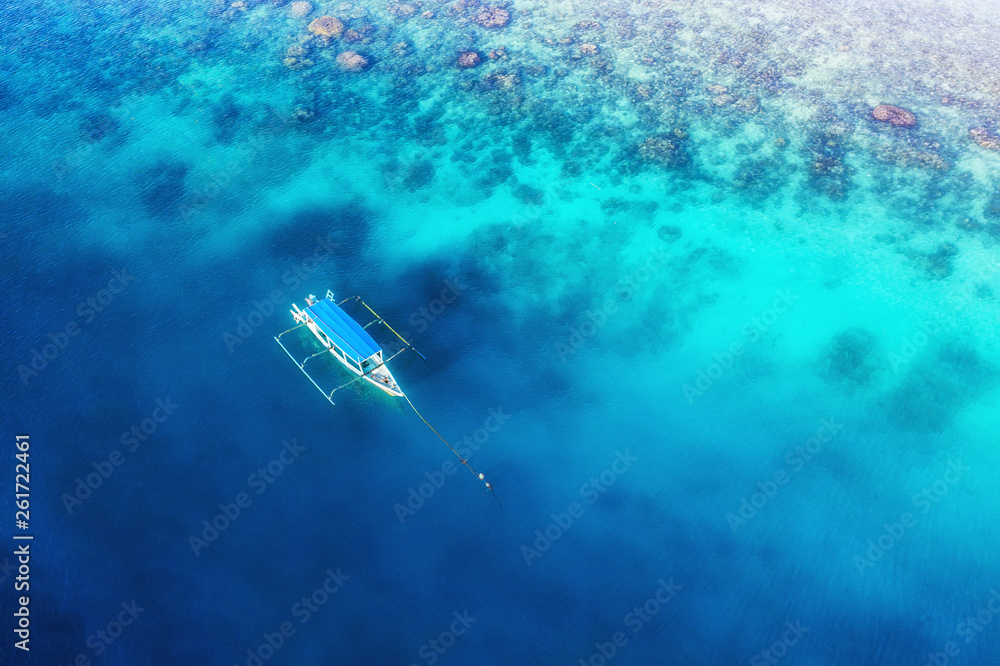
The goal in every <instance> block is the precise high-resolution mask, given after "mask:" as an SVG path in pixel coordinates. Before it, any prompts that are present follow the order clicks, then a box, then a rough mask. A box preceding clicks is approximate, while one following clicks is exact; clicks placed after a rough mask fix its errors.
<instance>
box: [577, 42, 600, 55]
mask: <svg viewBox="0 0 1000 666" xmlns="http://www.w3.org/2000/svg"><path fill="white" fill-rule="evenodd" d="M580 53H582V54H583V55H596V54H597V46H595V45H594V44H580Z"/></svg>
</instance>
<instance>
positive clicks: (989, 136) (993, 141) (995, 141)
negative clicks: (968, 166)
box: [969, 127, 1000, 150]
mask: <svg viewBox="0 0 1000 666" xmlns="http://www.w3.org/2000/svg"><path fill="white" fill-rule="evenodd" d="M969 136H971V137H972V140H973V141H975V142H976V143H977V144H979V145H980V146H982V147H983V148H986V149H988V150H1000V136H998V135H996V134H994V133H993V132H991V131H989V130H988V129H986V128H985V127H974V128H972V129H970V130H969Z"/></svg>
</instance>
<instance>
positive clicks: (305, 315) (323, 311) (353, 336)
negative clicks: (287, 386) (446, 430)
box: [274, 290, 500, 501]
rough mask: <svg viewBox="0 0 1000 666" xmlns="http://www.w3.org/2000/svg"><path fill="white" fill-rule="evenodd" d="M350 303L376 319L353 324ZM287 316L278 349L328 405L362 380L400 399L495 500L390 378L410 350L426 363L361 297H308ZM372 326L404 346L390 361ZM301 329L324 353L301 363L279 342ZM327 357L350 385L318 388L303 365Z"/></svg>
mask: <svg viewBox="0 0 1000 666" xmlns="http://www.w3.org/2000/svg"><path fill="white" fill-rule="evenodd" d="M352 300H354V301H357V302H358V303H360V304H361V305H363V306H364V307H365V309H366V310H368V312H370V313H371V314H372V316H374V317H375V319H373V320H372V321H370V322H368V323H367V324H365V325H364V326H361V325H360V324H358V322H356V321H354V319H353V318H352V317H351V316H350V315H349V314H347V313H346V312H345V311H344V310H343V309H341V307H340V306H341V305H343V304H344V303H347V302H348V301H352ZM289 312H291V314H292V318H293V319H294V320H295V321H296V325H295V326H293V327H292V328H290V329H288V330H287V331H284V332H282V333H280V334H278V335H276V336H275V337H274V339H275V340H276V341H277V342H278V344H279V345H281V348H282V349H284V350H285V353H286V354H288V357H289V358H290V359H292V361H294V362H295V365H297V366H299V370H301V371H302V374H304V375H305V376H306V377H308V378H309V381H310V382H312V385H313V386H315V387H316V389H317V390H318V391H319V392H320V393H322V394H323V396H324V397H325V398H326V399H327V400H329V401H330V404H331V405H335V404H336V403H335V402H333V394H334V393H336V392H337V391H339V390H340V389H342V388H345V387H347V386H350V385H351V384H353V383H354V382H359V381H361V380H362V379H363V380H365V381H366V382H368V383H369V384H371V385H372V386H377V387H378V388H380V389H382V390H383V391H385V392H386V393H388V394H389V395H392V396H396V397H398V398H402V399H403V400H405V401H406V403H407V404H408V405H409V406H410V409H412V410H413V413H414V414H416V415H417V416H418V417H420V420H421V421H423V422H424V425H426V426H427V427H428V428H430V429H431V432H433V433H434V434H435V435H437V436H438V439H440V440H441V441H442V442H444V443H445V445H446V446H447V447H448V448H449V449H451V452H452V453H454V454H455V455H456V456H458V460H459V462H461V463H462V465H464V466H465V467H466V468H467V469H468V470H469V471H470V472H472V474H473V475H474V476H475V477H476V478H477V479H479V480H480V481H481V482H482V483H483V485H484V486H486V489H487V490H488V491H489V492H490V493H491V494H493V496H494V497H496V493H495V492H493V486H492V485H491V484H490V482H489V481H487V480H486V476H485V475H484V474H480V473H479V472H477V471H476V470H475V469H473V467H472V465H470V464H469V461H468V460H467V459H466V458H463V457H462V456H461V454H459V452H458V451H456V450H455V447H453V446H452V445H451V444H449V443H448V440H446V439H445V438H444V437H442V436H441V433H439V432H438V431H437V430H435V428H434V426H432V425H431V424H430V423H428V422H427V419H425V418H424V417H423V416H422V415H421V414H420V412H418V411H417V408H416V407H414V406H413V403H412V402H411V401H410V398H409V397H407V395H406V394H405V393H403V389H401V388H400V387H399V384H398V383H397V382H396V378H395V377H393V376H392V373H391V372H390V371H389V368H388V367H387V366H386V364H387V363H388V362H389V361H391V360H392V359H394V358H396V357H397V356H399V355H400V354H402V353H403V352H405V351H406V350H408V349H412V350H413V352H414V353H415V354H416V355H417V356H419V357H420V358H422V359H424V360H425V361H426V360H427V358H426V357H425V356H424V355H423V354H421V353H420V352H418V351H417V350H416V349H414V348H413V345H411V344H410V343H409V342H407V341H406V340H405V339H404V338H403V336H401V335H400V334H399V333H397V332H396V331H395V330H394V329H393V328H392V326H390V325H389V324H387V323H386V321H385V320H384V319H382V317H381V316H379V314H378V313H377V312H375V311H374V310H372V309H371V308H370V307H368V304H367V303H365V302H364V301H362V300H361V297H360V296H352V297H350V298H345V299H344V300H342V301H341V302H339V303H335V302H334V298H333V292H332V291H329V290H327V292H326V297H325V298H322V299H317V298H316V297H315V296H313V295H311V294H310V295H309V297H308V298H306V307H305V308H300V307H299V306H298V305H296V304H295V303H292V309H291V310H290V311H289ZM373 324H381V325H382V326H385V327H386V328H387V329H389V330H390V331H392V334H393V335H395V336H396V337H397V338H399V340H400V342H402V343H403V348H402V349H400V350H399V351H397V352H396V353H394V354H393V355H392V356H390V357H389V358H386V359H383V355H384V352H383V351H382V348H381V347H379V346H378V343H377V342H375V340H374V339H373V338H372V336H371V335H370V334H369V333H368V330H367V329H368V327H370V326H372V325H373ZM303 326H305V327H307V328H308V329H309V330H310V331H311V332H312V334H313V335H314V336H315V337H316V339H317V340H319V342H320V344H321V345H323V349H321V350H320V351H318V352H316V353H315V354H312V355H311V356H307V357H306V358H304V359H303V360H302V361H301V362H300V361H298V360H297V359H296V358H295V356H293V355H292V352H290V351H288V348H287V347H285V345H284V344H283V343H282V342H281V338H282V336H284V335H286V334H287V333H291V332H292V331H294V330H296V329H299V328H302V327H303ZM328 353H329V354H332V355H333V357H334V358H336V359H337V360H338V361H340V364H341V365H342V366H344V367H345V368H347V369H348V370H350V371H351V372H353V373H354V374H355V375H357V376H356V377H355V378H354V379H352V380H351V381H349V382H347V383H346V384H341V385H340V386H338V387H337V388H335V389H333V390H332V391H330V392H329V393H327V392H326V391H325V390H323V389H322V388H320V385H319V384H318V383H317V382H316V380H315V379H313V377H312V375H310V374H309V372H308V371H307V370H306V363H308V362H309V361H310V359H313V358H315V357H317V356H323V355H325V354H328ZM497 501H500V500H499V498H497Z"/></svg>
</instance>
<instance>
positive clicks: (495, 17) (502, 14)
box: [472, 7, 510, 28]
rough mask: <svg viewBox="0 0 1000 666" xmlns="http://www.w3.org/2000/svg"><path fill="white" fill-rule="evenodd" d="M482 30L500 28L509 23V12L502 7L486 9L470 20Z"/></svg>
mask: <svg viewBox="0 0 1000 666" xmlns="http://www.w3.org/2000/svg"><path fill="white" fill-rule="evenodd" d="M472 20H473V21H475V22H476V23H477V24H479V25H481V26H483V27H484V28H502V27H504V26H505V25H507V24H508V23H509V22H510V12H509V11H507V10H506V9H503V8H502V7H486V8H484V9H481V10H479V11H478V12H476V14H475V16H473V18H472Z"/></svg>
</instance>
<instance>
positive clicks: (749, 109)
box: [734, 96, 760, 113]
mask: <svg viewBox="0 0 1000 666" xmlns="http://www.w3.org/2000/svg"><path fill="white" fill-rule="evenodd" d="M734 106H735V108H737V109H739V110H740V111H742V112H743V113H757V111H759V110H760V99H758V98H757V97H754V96H751V97H741V98H740V99H738V100H737V101H736V104H735V105H734Z"/></svg>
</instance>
